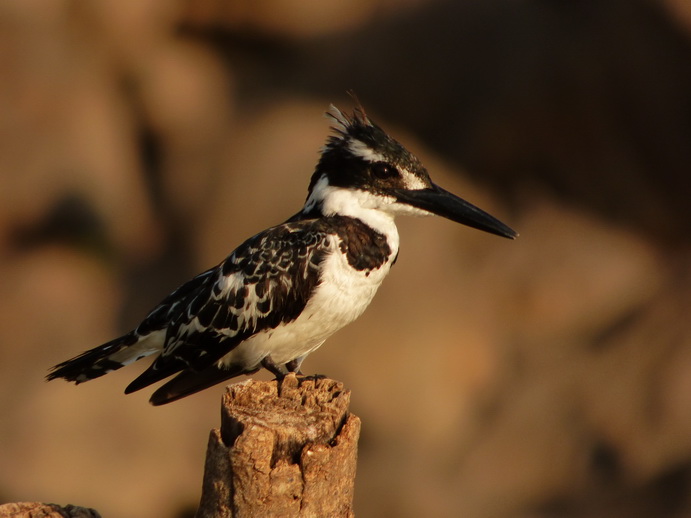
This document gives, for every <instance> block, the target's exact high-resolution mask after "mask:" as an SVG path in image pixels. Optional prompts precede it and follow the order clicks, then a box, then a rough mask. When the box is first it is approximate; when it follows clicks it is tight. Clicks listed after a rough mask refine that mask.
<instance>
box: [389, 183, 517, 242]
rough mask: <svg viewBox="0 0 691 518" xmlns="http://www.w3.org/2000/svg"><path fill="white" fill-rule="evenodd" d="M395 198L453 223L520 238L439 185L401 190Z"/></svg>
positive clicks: (506, 227)
mask: <svg viewBox="0 0 691 518" xmlns="http://www.w3.org/2000/svg"><path fill="white" fill-rule="evenodd" d="M395 196H396V198H397V199H398V201H400V202H402V203H407V204H408V205H412V206H413V207H417V208H418V209H422V210H426V211H427V212H431V213H432V214H436V215H437V216H442V217H444V218H447V219H450V220H451V221H456V222H457V223H462V224H464V225H467V226H469V227H473V228H477V229H478V230H483V231H485V232H489V233H490V234H496V235H498V236H502V237H508V238H509V239H514V238H516V237H517V236H518V233H517V232H516V231H514V230H513V229H511V228H509V227H508V226H507V225H504V223H502V222H501V221H499V220H498V219H497V218H495V217H494V216H490V215H489V214H487V213H486V212H485V211H484V210H482V209H479V208H477V207H476V206H475V205H473V204H472V203H468V202H467V201H465V200H463V199H461V198H459V197H458V196H456V195H455V194H452V193H450V192H449V191H446V190H444V189H442V188H441V187H439V186H438V185H432V187H431V188H430V189H418V190H407V189H406V190H404V189H399V190H397V191H396V192H395Z"/></svg>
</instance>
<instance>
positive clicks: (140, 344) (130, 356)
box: [46, 332, 160, 384]
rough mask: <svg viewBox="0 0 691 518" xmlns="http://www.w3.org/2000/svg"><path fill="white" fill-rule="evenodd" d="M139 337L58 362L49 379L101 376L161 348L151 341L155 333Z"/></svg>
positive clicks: (79, 379)
mask: <svg viewBox="0 0 691 518" xmlns="http://www.w3.org/2000/svg"><path fill="white" fill-rule="evenodd" d="M153 334H154V333H152V334H151V335H147V336H146V337H140V336H139V335H137V334H136V333H134V332H132V333H128V334H126V335H124V336H121V337H119V338H116V339H114V340H111V341H110V342H106V343H105V344H103V345H99V346H98V347H94V348H93V349H90V350H88V351H85V352H83V353H82V354H80V355H78V356H75V357H74V358H72V359H70V360H67V361H64V362H62V363H59V364H57V365H56V366H55V367H53V368H52V372H50V373H49V374H48V375H47V376H46V379H47V380H48V381H51V380H54V379H57V378H63V379H65V380H67V381H73V382H75V383H77V384H79V383H83V382H85V381H89V380H92V379H95V378H99V377H101V376H103V375H104V374H108V373H109V372H112V371H114V370H117V369H119V368H121V367H124V366H125V365H128V364H130V363H132V362H134V361H136V360H139V359H140V358H143V357H144V356H148V355H150V354H153V353H155V352H157V351H159V350H160V347H155V346H154V344H152V343H151V338H152V335H153Z"/></svg>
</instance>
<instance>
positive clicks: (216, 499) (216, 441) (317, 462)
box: [196, 374, 360, 518]
mask: <svg viewBox="0 0 691 518" xmlns="http://www.w3.org/2000/svg"><path fill="white" fill-rule="evenodd" d="M349 403H350V391H347V390H344V389H343V385H342V384H341V383H339V382H337V381H334V380H330V379H326V378H322V379H315V378H297V377H296V376H295V375H294V374H291V375H288V376H286V377H285V378H284V379H283V381H282V382H281V383H278V382H276V381H255V380H248V381H246V382H244V383H238V384H235V385H231V386H229V387H228V388H227V392H226V394H225V395H224V396H223V404H222V410H221V428H220V430H218V429H215V430H212V431H211V435H210V437H209V446H208V450H207V456H206V465H205V467H204V483H203V487H202V498H201V503H200V506H199V510H198V511H197V515H196V518H230V517H234V518H250V517H251V518H257V517H273V516H275V517H282V518H284V517H300V518H307V517H325V516H328V517H333V518H340V517H343V518H346V517H353V516H354V514H353V488H354V482H355V467H356V462H357V440H358V437H359V435H360V419H359V418H358V417H356V416H354V415H352V414H350V413H349V412H348V404H349Z"/></svg>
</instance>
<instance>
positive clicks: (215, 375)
mask: <svg viewBox="0 0 691 518" xmlns="http://www.w3.org/2000/svg"><path fill="white" fill-rule="evenodd" d="M258 370H259V369H254V370H250V371H247V370H245V369H243V368H242V367H231V368H229V369H224V368H218V367H216V366H215V365H214V366H211V367H207V368H206V369H204V370H202V371H199V372H196V371H191V370H186V371H182V372H181V373H180V374H178V375H177V376H175V377H174V378H173V379H172V380H170V381H168V382H167V383H166V384H164V385H163V386H161V387H160V388H158V389H157V390H156V391H155V392H154V393H153V395H152V396H151V399H149V402H150V403H151V404H152V405H154V406H158V405H165V404H166V403H172V402H173V401H177V400H178V399H182V398H184V397H186V396H189V395H191V394H194V393H196V392H199V391H200V390H204V389H205V388H209V387H211V386H213V385H217V384H218V383H222V382H224V381H226V380H228V379H230V378H234V377H236V376H240V375H241V374H252V373H253V372H257V371H258Z"/></svg>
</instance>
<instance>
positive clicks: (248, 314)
mask: <svg viewBox="0 0 691 518" xmlns="http://www.w3.org/2000/svg"><path fill="white" fill-rule="evenodd" d="M331 239H332V238H331V237H330V236H329V233H328V232H327V229H326V228H325V227H324V223H323V222H321V221H319V220H303V221H296V222H290V223H284V224H282V225H279V226H277V227H273V228H271V229H268V230H266V231H264V232H262V233H260V234H257V235H256V236H254V237H252V238H250V239H249V240H247V241H246V242H245V243H244V244H242V245H241V246H240V247H238V248H237V249H236V250H235V251H234V252H233V253H232V254H231V255H230V256H229V257H228V258H227V259H226V260H225V261H224V262H222V263H221V264H220V265H218V266H217V267H216V268H213V269H211V270H209V271H207V272H205V273H204V274H201V275H200V276H198V277H197V278H195V279H194V280H193V281H190V283H192V282H194V285H193V286H191V287H187V289H186V290H185V291H186V293H185V296H184V297H183V298H179V297H178V298H177V300H175V301H174V302H173V301H172V300H173V299H171V302H169V303H168V305H167V307H163V304H162V305H161V309H160V311H159V312H158V313H157V311H156V310H154V311H153V312H152V313H151V314H150V317H149V318H156V319H157V320H158V319H160V318H161V317H162V316H163V313H165V317H166V318H167V319H168V325H167V331H166V338H165V345H164V348H163V352H162V354H161V355H160V356H159V357H158V358H157V359H156V361H155V362H154V363H153V364H152V365H151V366H150V367H149V368H148V369H147V370H146V371H145V372H143V373H142V374H141V375H140V376H139V377H138V378H137V379H135V380H134V381H133V382H132V383H131V384H130V385H129V386H128V387H127V389H126V392H127V393H130V392H133V391H136V390H139V389H141V388H144V387H146V386H148V385H151V384H152V383H155V382H157V381H159V380H161V379H163V378H166V377H168V376H170V375H172V374H174V373H176V372H179V371H185V372H188V371H192V372H196V373H201V372H203V371H204V370H205V369H214V370H217V368H216V366H215V365H214V364H215V363H216V362H218V360H220V359H221V358H222V357H223V356H225V355H226V354H228V353H229V352H230V351H231V350H232V349H233V348H234V347H236V346H237V345H238V344H239V343H241V342H242V341H243V340H246V339H247V338H249V337H250V336H252V335H254V334H256V333H258V332H261V331H263V330H266V329H273V328H276V327H277V326H279V325H280V324H284V323H288V322H291V321H293V320H295V319H296V318H297V317H298V315H299V314H300V313H301V311H302V310H303V309H304V307H305V305H306V304H307V300H308V299H309V297H310V295H311V294H312V292H313V291H314V289H315V288H316V286H317V285H318V282H319V269H318V267H319V264H320V263H321V261H322V260H323V259H324V257H325V255H326V254H327V253H328V252H329V251H330V250H331V248H330V247H331V246H333V245H332V242H331ZM171 297H172V296H171ZM169 298H170V297H169ZM163 320H165V318H163ZM144 324H146V321H145V322H143V323H142V325H144ZM241 373H242V372H238V371H237V369H233V368H229V369H228V370H227V376H226V377H225V378H223V379H228V378H230V377H233V376H237V375H239V374H241ZM219 376H222V374H220V373H219ZM203 377H204V376H200V378H203ZM223 379H218V380H217V381H215V383H218V382H220V381H223Z"/></svg>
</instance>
